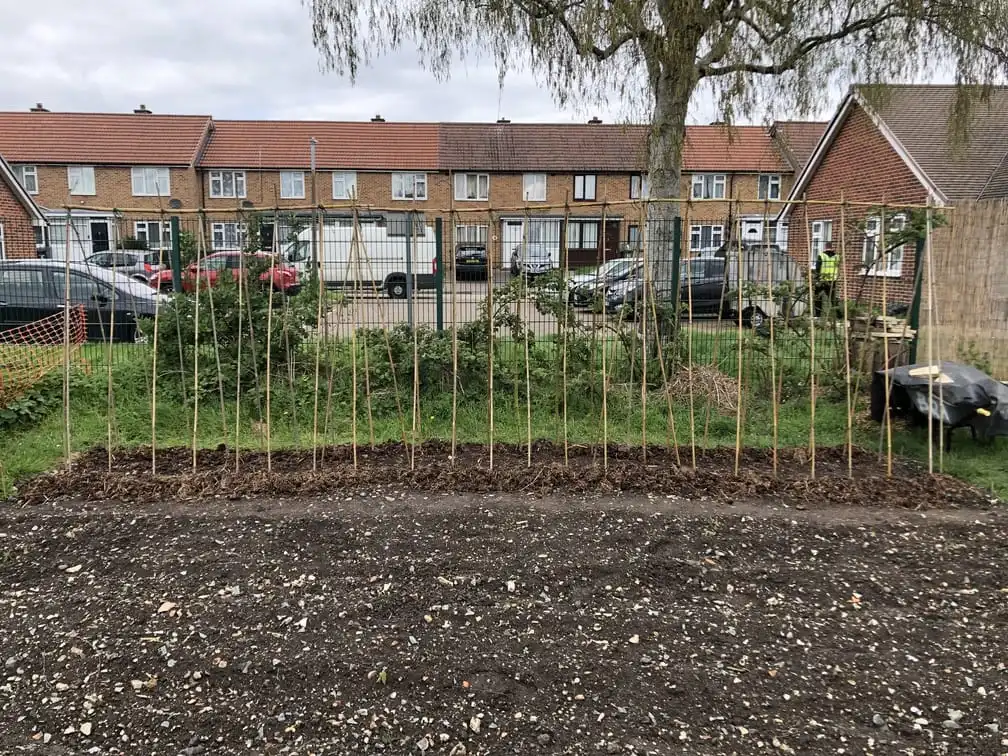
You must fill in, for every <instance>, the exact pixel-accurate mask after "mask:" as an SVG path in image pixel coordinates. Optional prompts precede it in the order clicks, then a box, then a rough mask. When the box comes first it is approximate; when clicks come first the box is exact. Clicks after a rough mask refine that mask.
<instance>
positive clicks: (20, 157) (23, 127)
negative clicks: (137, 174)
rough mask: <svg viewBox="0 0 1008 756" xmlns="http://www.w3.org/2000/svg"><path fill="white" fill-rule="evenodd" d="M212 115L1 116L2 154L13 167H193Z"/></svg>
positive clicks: (72, 114) (71, 114)
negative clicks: (43, 165)
mask: <svg viewBox="0 0 1008 756" xmlns="http://www.w3.org/2000/svg"><path fill="white" fill-rule="evenodd" d="M209 123H210V116H198V115H157V114H146V113H145V114H136V113H0V153H3V154H4V155H5V156H6V157H7V159H8V160H10V161H11V162H14V163H82V164H86V165H143V164H149V165H191V164H192V162H193V161H194V160H195V159H196V156H197V154H198V153H199V149H200V147H201V145H202V141H203V134H204V132H205V131H206V129H207V126H208V125H209Z"/></svg>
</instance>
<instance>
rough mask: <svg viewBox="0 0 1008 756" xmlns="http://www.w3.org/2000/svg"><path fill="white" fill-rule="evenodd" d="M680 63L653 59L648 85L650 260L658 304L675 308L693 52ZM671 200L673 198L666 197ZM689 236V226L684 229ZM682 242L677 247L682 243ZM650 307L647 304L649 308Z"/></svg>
mask: <svg viewBox="0 0 1008 756" xmlns="http://www.w3.org/2000/svg"><path fill="white" fill-rule="evenodd" d="M683 59H684V60H687V61H688V62H687V63H686V64H684V65H678V66H677V65H672V64H670V63H667V62H666V63H655V64H653V65H652V66H651V71H652V76H651V84H652V88H653V92H654V98H655V110H654V119H653V121H652V124H653V125H652V130H651V137H650V140H649V151H648V168H649V171H648V183H649V196H650V198H651V199H652V200H657V201H653V202H651V203H650V204H649V205H648V224H647V225H648V228H647V234H648V237H647V239H648V265H649V267H650V271H651V281H652V284H653V286H652V291H653V292H654V293H655V295H656V296H657V297H658V300H657V302H656V303H661V304H663V305H665V306H669V305H670V306H672V307H673V308H674V310H675V312H678V301H679V292H678V288H679V286H678V275H677V274H678V272H679V271H678V268H679V265H678V263H679V254H678V250H676V248H675V227H676V225H677V223H678V218H679V202H678V200H679V198H680V196H681V195H680V185H681V181H682V156H683V144H684V142H685V138H686V114H687V109H688V108H689V103H690V98H691V97H692V95H693V90H694V89H695V88H696V85H697V78H696V69H695V67H694V65H693V60H694V58H693V55H692V54H691V55H689V56H686V57H684V58H683ZM670 200H671V201H670ZM682 234H683V235H684V236H686V239H687V240H688V238H689V237H688V234H689V229H682ZM687 243H688V242H686V243H681V244H680V247H681V248H684V247H686V244H687ZM649 309H650V308H649Z"/></svg>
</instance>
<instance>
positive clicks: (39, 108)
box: [29, 102, 49, 113]
mask: <svg viewBox="0 0 1008 756" xmlns="http://www.w3.org/2000/svg"><path fill="white" fill-rule="evenodd" d="M29 112H31V113H48V112H49V108H47V107H45V106H44V105H43V104H42V103H41V102H36V103H35V107H34V108H30V109H29Z"/></svg>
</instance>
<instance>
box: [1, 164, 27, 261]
mask: <svg viewBox="0 0 1008 756" xmlns="http://www.w3.org/2000/svg"><path fill="white" fill-rule="evenodd" d="M0 225H2V226H3V251H4V255H5V256H6V258H7V259H8V260H14V259H19V258H25V257H35V256H36V253H35V229H34V227H33V225H32V216H31V214H30V213H29V212H28V211H27V210H26V209H25V206H24V205H22V204H21V203H20V202H19V201H18V199H17V197H16V196H15V194H14V193H13V192H12V191H11V189H10V187H9V186H8V185H7V183H6V182H5V181H2V180H0Z"/></svg>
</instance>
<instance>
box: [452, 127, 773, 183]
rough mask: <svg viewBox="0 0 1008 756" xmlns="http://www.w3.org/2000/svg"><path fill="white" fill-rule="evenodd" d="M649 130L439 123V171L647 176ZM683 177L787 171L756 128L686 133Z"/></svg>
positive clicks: (770, 142) (764, 132)
mask: <svg viewBox="0 0 1008 756" xmlns="http://www.w3.org/2000/svg"><path fill="white" fill-rule="evenodd" d="M648 134H649V127H647V126H637V125H619V124H530V123H506V124H483V123H442V124H441V125H440V152H441V167H442V168H444V169H446V170H486V171H497V172H511V173H518V172H523V171H547V172H554V173H571V172H574V171H580V170H584V171H613V172H617V171H618V172H626V171H646V170H647V141H648ZM684 153H685V154H684V160H683V170H685V171H728V172H731V171H737V172H753V173H757V172H762V171H775V172H777V171H785V172H786V171H790V170H791V168H790V167H789V166H788V164H787V163H786V162H785V161H784V160H783V158H782V156H781V154H780V152H779V151H778V150H777V148H776V147H775V145H774V144H773V140H772V139H771V137H770V133H769V132H768V131H767V129H765V128H763V127H762V126H737V127H733V128H731V129H726V128H725V127H723V126H689V127H687V129H686V145H685V149H684Z"/></svg>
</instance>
